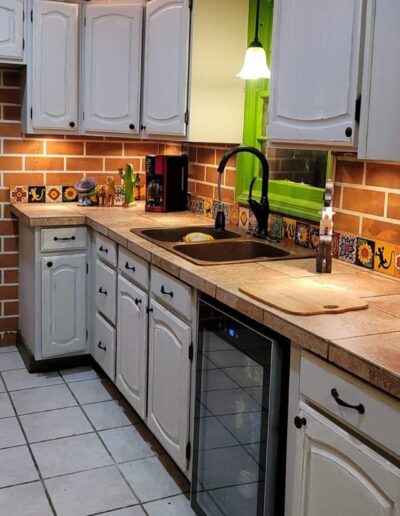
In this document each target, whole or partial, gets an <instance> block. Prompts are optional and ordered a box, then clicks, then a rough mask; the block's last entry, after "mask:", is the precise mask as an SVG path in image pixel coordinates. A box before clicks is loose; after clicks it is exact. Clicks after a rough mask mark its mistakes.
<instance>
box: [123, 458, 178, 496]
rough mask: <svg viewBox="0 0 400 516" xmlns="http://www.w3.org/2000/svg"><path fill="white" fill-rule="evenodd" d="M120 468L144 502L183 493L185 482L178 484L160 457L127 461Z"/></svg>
mask: <svg viewBox="0 0 400 516" xmlns="http://www.w3.org/2000/svg"><path fill="white" fill-rule="evenodd" d="M120 468H121V471H122V473H123V474H124V476H125V478H126V479H127V480H128V482H129V483H130V485H131V486H132V489H133V490H134V492H135V493H136V495H137V496H138V498H139V499H140V500H141V501H142V502H150V501H152V500H157V499H159V498H165V497H167V496H173V495H176V494H181V493H182V487H183V483H182V484H181V485H178V483H177V482H176V481H175V480H174V479H173V478H172V477H171V475H170V474H169V472H168V471H167V469H166V468H165V466H164V465H163V464H162V463H161V461H160V459H159V458H158V457H150V458H148V459H142V460H135V461H133V462H126V463H125V464H121V465H120Z"/></svg>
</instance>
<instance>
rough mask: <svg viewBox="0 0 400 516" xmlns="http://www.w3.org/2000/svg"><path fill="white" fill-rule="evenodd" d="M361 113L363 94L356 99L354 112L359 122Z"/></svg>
mask: <svg viewBox="0 0 400 516" xmlns="http://www.w3.org/2000/svg"><path fill="white" fill-rule="evenodd" d="M360 115H361V95H360V96H359V97H358V99H357V100H356V111H355V113H354V120H355V121H356V122H357V123H358V124H359V123H360Z"/></svg>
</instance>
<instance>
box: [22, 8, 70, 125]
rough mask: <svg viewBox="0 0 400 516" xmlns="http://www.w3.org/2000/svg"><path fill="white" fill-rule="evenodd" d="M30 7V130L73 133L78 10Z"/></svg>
mask: <svg viewBox="0 0 400 516" xmlns="http://www.w3.org/2000/svg"><path fill="white" fill-rule="evenodd" d="M33 7H34V8H33V48H32V106H31V108H32V127H33V129H58V130H62V131H76V127H77V121H78V29H79V26H78V14H79V6H78V5H76V4H72V3H67V2H56V1H47V0H35V2H34V6H33Z"/></svg>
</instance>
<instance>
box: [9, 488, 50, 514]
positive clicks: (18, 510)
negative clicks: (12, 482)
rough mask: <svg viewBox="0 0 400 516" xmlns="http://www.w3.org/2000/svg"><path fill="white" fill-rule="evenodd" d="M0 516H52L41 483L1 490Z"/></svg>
mask: <svg viewBox="0 0 400 516" xmlns="http://www.w3.org/2000/svg"><path fill="white" fill-rule="evenodd" d="M0 516H53V511H52V510H51V508H50V505H49V502H48V500H47V497H46V495H45V493H44V489H43V486H42V484H41V482H33V483H31V484H24V485H20V486H13V487H7V488H5V489H1V490H0Z"/></svg>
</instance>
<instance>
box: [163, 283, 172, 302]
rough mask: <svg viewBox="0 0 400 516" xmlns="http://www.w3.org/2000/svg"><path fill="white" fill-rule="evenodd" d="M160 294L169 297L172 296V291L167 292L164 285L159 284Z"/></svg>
mask: <svg viewBox="0 0 400 516" xmlns="http://www.w3.org/2000/svg"><path fill="white" fill-rule="evenodd" d="M161 294H164V295H166V296H171V299H172V298H173V297H174V293H173V292H172V290H171V292H167V291H166V290H165V288H164V285H161Z"/></svg>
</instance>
